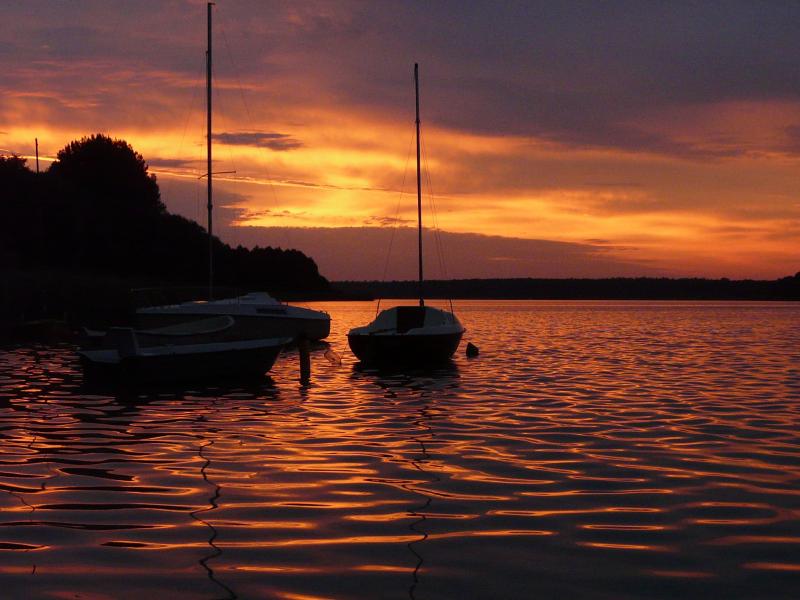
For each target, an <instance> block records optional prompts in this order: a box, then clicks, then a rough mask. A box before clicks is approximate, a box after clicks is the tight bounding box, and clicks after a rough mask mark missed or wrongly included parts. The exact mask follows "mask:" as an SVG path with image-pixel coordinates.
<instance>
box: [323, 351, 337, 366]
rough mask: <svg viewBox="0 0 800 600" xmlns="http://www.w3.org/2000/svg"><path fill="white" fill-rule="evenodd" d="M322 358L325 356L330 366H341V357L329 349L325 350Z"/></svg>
mask: <svg viewBox="0 0 800 600" xmlns="http://www.w3.org/2000/svg"><path fill="white" fill-rule="evenodd" d="M323 356H325V359H326V360H327V361H328V362H329V363H331V364H332V365H336V366H337V367H341V366H342V357H341V356H339V353H338V352H336V350H334V349H333V348H330V347H329V348H328V349H327V350H325V354H324V355H323Z"/></svg>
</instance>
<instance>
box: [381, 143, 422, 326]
mask: <svg viewBox="0 0 800 600" xmlns="http://www.w3.org/2000/svg"><path fill="white" fill-rule="evenodd" d="M413 142H414V134H413V133H412V134H411V137H410V138H409V139H408V152H407V153H406V164H405V167H403V181H402V183H401V184H400V194H399V195H398V197H397V207H396V208H395V211H394V224H393V225H392V235H391V236H390V237H389V250H388V252H387V253H386V262H385V264H384V266H383V277H382V279H381V282H382V283H386V275H387V273H388V272H389V259H390V258H391V256H392V245H393V244H394V237H395V233H396V232H397V227H398V225H399V223H400V203H401V201H402V199H403V192H404V191H405V187H406V176H407V175H408V163H409V161H410V160H411V147H412V145H413ZM380 309H381V299H380V298H378V307H377V308H376V309H375V314H376V315H377V314H378V312H379V311H380Z"/></svg>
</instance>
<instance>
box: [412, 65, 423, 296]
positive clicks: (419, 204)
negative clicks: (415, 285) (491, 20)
mask: <svg viewBox="0 0 800 600" xmlns="http://www.w3.org/2000/svg"><path fill="white" fill-rule="evenodd" d="M414 92H415V95H416V99H417V119H416V123H417V240H418V243H419V305H420V306H425V299H424V298H423V293H422V179H421V177H420V167H419V65H418V64H417V63H414Z"/></svg>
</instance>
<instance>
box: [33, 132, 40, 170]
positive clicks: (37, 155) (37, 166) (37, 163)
mask: <svg viewBox="0 0 800 600" xmlns="http://www.w3.org/2000/svg"><path fill="white" fill-rule="evenodd" d="M33 139H34V140H35V141H36V172H37V173H38V172H39V138H33Z"/></svg>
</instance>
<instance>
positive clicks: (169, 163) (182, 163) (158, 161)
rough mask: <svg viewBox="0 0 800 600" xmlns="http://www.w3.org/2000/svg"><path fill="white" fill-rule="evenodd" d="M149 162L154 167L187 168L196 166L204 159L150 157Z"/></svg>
mask: <svg viewBox="0 0 800 600" xmlns="http://www.w3.org/2000/svg"><path fill="white" fill-rule="evenodd" d="M147 164H148V165H149V166H150V167H152V168H154V169H159V168H163V169H185V168H192V167H196V166H197V165H199V164H202V161H201V160H199V159H197V160H192V159H186V158H160V157H156V158H148V159H147Z"/></svg>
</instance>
